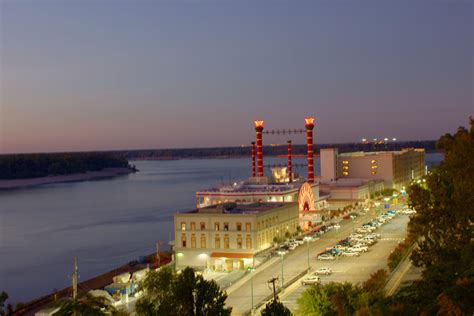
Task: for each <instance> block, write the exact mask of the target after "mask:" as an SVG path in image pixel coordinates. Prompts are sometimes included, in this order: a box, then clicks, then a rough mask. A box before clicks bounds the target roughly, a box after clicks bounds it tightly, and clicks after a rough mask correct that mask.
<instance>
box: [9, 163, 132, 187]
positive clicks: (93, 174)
mask: <svg viewBox="0 0 474 316" xmlns="http://www.w3.org/2000/svg"><path fill="white" fill-rule="evenodd" d="M133 172H135V171H134V170H133V169H130V168H105V169H103V170H100V171H88V172H85V173H74V174H68V175H60V176H48V177H41V178H30V179H4V180H0V191H2V190H13V189H20V188H28V187H34V186H39V185H43V184H52V183H65V182H78V181H90V180H100V179H107V178H112V177H116V176H120V175H126V174H129V173H133Z"/></svg>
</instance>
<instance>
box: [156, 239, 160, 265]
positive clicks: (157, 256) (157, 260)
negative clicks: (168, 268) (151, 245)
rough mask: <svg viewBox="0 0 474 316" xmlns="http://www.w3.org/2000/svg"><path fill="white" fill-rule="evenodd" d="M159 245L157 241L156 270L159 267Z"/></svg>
mask: <svg viewBox="0 0 474 316" xmlns="http://www.w3.org/2000/svg"><path fill="white" fill-rule="evenodd" d="M160 245H161V242H160V241H158V242H157V243H156V265H157V268H158V267H160V265H161V257H160Z"/></svg>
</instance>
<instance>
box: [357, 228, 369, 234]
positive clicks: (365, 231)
mask: <svg viewBox="0 0 474 316" xmlns="http://www.w3.org/2000/svg"><path fill="white" fill-rule="evenodd" d="M356 232H358V233H368V232H369V230H368V229H367V228H362V227H361V228H357V230H356Z"/></svg>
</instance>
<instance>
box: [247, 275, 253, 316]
mask: <svg viewBox="0 0 474 316" xmlns="http://www.w3.org/2000/svg"><path fill="white" fill-rule="evenodd" d="M247 270H248V271H249V272H250V296H251V302H252V303H251V304H252V305H251V307H250V314H251V315H253V272H254V271H255V268H254V267H248V268H247Z"/></svg>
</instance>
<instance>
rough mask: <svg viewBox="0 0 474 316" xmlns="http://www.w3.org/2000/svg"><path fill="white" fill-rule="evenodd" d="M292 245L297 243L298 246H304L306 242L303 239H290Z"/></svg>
mask: <svg viewBox="0 0 474 316" xmlns="http://www.w3.org/2000/svg"><path fill="white" fill-rule="evenodd" d="M290 243H296V244H298V245H302V244H304V240H303V239H290Z"/></svg>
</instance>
